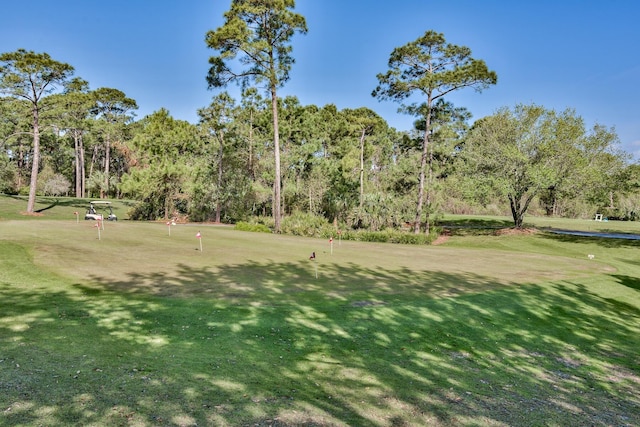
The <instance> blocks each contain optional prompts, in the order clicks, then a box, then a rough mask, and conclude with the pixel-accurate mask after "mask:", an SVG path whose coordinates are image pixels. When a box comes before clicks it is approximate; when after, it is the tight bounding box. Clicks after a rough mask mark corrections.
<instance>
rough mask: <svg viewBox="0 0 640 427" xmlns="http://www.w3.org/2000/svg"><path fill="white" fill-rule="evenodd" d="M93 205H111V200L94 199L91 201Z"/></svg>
mask: <svg viewBox="0 0 640 427" xmlns="http://www.w3.org/2000/svg"><path fill="white" fill-rule="evenodd" d="M89 203H91V204H92V205H110V204H111V202H105V201H104V200H94V201H93V202H89Z"/></svg>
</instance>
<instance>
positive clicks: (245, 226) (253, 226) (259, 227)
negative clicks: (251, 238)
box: [235, 221, 271, 233]
mask: <svg viewBox="0 0 640 427" xmlns="http://www.w3.org/2000/svg"><path fill="white" fill-rule="evenodd" d="M235 229H236V230H239V231H253V232H257V233H271V229H270V228H269V227H267V226H266V225H264V224H258V223H249V222H244V221H240V222H237V223H236V225H235Z"/></svg>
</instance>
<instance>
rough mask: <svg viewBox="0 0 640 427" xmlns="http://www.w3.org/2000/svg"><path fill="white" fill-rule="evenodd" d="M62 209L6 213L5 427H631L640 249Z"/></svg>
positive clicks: (0, 372) (636, 399)
mask: <svg viewBox="0 0 640 427" xmlns="http://www.w3.org/2000/svg"><path fill="white" fill-rule="evenodd" d="M3 201H4V199H2V198H0V203H3ZM74 203H75V202H69V203H67V204H66V205H62V206H61V205H60V204H59V205H58V206H56V207H52V208H50V209H49V210H48V211H47V213H46V214H44V215H43V216H41V217H35V218H31V217H30V218H22V217H20V216H19V215H15V216H12V217H10V216H9V215H8V214H7V213H6V212H7V210H11V209H13V208H9V207H8V204H5V205H4V206H0V218H3V217H4V219H0V425H7V426H9V425H26V426H36V425H47V426H68V425H93V426H111V425H131V426H134V425H135V426H165V425H166V426H182V425H185V426H188V425H216V426H217V425H220V426H238V425H247V426H253V425H259V426H267V425H269V426H295V425H305V426H347V425H348V426H355V425H363V426H364V425H367V426H369V425H370V426H467V425H468V426H512V425H557V426H564V425H567V426H568V425H591V426H609V425H616V426H632V425H640V368H639V367H640V358H639V354H640V352H639V351H638V349H640V338H639V337H640V262H638V253H639V251H638V250H639V249H640V243H637V242H634V241H627V240H611V239H610V240H602V239H591V238H580V237H575V236H556V235H551V234H547V233H542V232H540V233H534V234H522V235H520V234H507V235H500V236H498V235H494V233H493V232H486V233H481V232H474V233H460V234H456V233H454V235H453V236H452V237H451V238H450V239H449V240H448V241H447V242H446V243H444V244H443V245H438V246H404V245H391V244H370V243H360V242H348V241H347V242H346V241H337V240H335V241H334V242H333V253H331V252H332V250H331V246H330V244H329V242H328V241H326V240H320V239H307V238H299V237H289V236H277V235H271V234H263V233H248V232H240V231H235V230H233V229H232V228H231V227H228V226H211V225H194V224H189V225H186V224H180V225H176V226H173V227H172V228H171V229H170V230H169V227H168V226H167V225H166V224H164V223H163V222H157V223H136V222H132V221H126V220H121V221H118V222H116V223H105V224H104V230H100V240H98V230H97V228H96V227H95V226H94V223H93V222H91V221H82V220H80V221H78V222H76V220H75V217H74V216H73V212H74V209H77V207H75V206H74ZM60 209H63V211H60ZM3 212H5V213H4V214H3ZM69 212H70V214H69ZM118 213H119V216H120V217H122V216H123V215H122V213H121V212H118ZM613 225H614V224H613V223H611V224H609V226H613ZM625 231H628V230H625ZM197 232H200V233H201V236H202V240H201V243H202V251H201V250H200V242H199V241H198V239H197V238H196V233H197ZM311 252H316V255H317V257H316V260H315V261H312V260H309V255H310V254H311ZM589 255H592V256H591V257H589ZM590 258H592V259H590ZM316 272H317V276H318V277H317V278H316Z"/></svg>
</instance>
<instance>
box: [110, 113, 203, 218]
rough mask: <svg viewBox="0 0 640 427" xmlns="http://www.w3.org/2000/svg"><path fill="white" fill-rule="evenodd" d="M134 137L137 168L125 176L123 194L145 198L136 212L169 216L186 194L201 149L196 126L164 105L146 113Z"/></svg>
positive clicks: (157, 216) (148, 216)
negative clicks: (178, 118) (195, 156)
mask: <svg viewBox="0 0 640 427" xmlns="http://www.w3.org/2000/svg"><path fill="white" fill-rule="evenodd" d="M142 122H143V127H142V129H141V130H140V131H139V132H138V133H137V134H136V135H135V137H134V138H133V140H132V141H131V144H130V145H131V149H132V151H133V154H132V155H133V156H135V162H136V163H137V166H136V168H134V169H133V170H131V171H130V172H129V173H128V174H125V175H124V176H123V177H122V182H121V184H120V189H121V190H122V192H123V193H124V194H127V195H130V196H131V197H134V198H136V199H138V200H141V201H142V205H141V206H139V207H138V212H137V214H136V216H138V217H139V218H143V219H156V218H160V217H163V218H164V219H169V217H170V216H173V214H174V213H175V212H174V211H175V210H176V204H178V203H180V201H182V200H185V199H186V198H187V192H186V189H185V187H186V186H187V185H188V182H189V181H190V180H191V171H192V164H193V158H194V155H195V154H196V153H197V152H198V151H199V145H200V144H199V138H198V134H197V129H196V127H195V126H193V125H192V124H190V123H188V122H186V121H183V120H175V119H174V118H173V117H171V116H170V115H169V112H168V111H167V110H165V109H160V110H159V111H156V112H154V113H153V114H151V115H149V116H147V117H145V118H144V119H143V120H142Z"/></svg>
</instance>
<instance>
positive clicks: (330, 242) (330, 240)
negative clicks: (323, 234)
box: [329, 237, 333, 255]
mask: <svg viewBox="0 0 640 427" xmlns="http://www.w3.org/2000/svg"><path fill="white" fill-rule="evenodd" d="M329 244H330V245H331V255H333V237H331V238H330V239H329Z"/></svg>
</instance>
